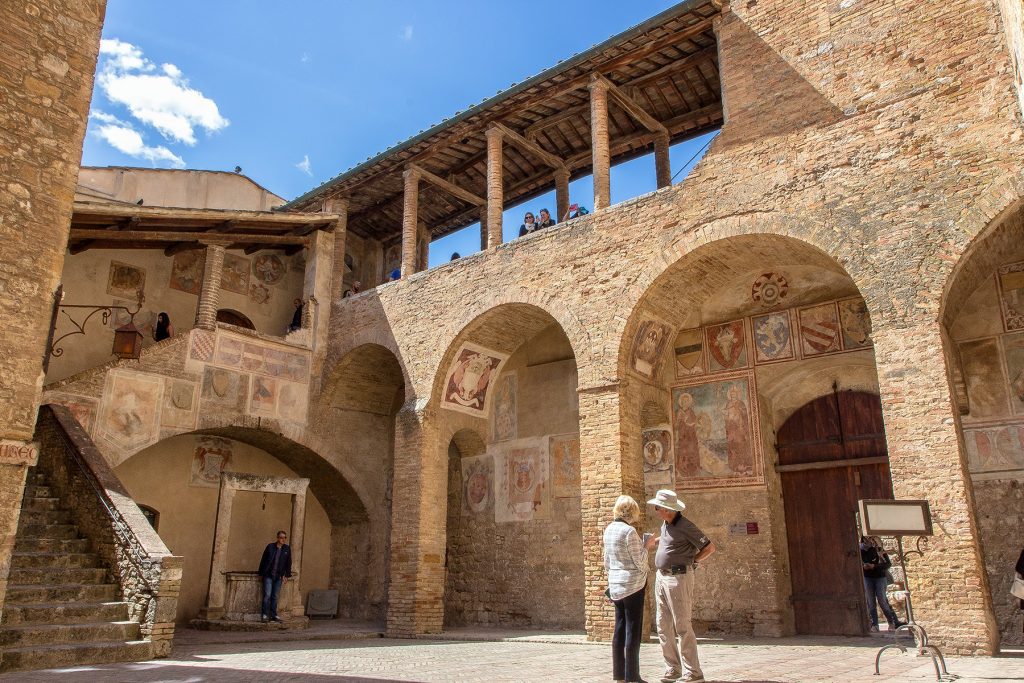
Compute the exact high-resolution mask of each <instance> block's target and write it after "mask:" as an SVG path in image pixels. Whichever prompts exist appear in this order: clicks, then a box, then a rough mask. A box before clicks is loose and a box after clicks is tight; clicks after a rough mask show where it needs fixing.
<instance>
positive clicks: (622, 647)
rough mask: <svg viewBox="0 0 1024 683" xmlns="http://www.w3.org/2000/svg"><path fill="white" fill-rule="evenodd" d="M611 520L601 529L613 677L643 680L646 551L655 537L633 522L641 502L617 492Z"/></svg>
mask: <svg viewBox="0 0 1024 683" xmlns="http://www.w3.org/2000/svg"><path fill="white" fill-rule="evenodd" d="M612 516H613V517H614V518H615V519H614V521H613V522H612V523H611V524H609V525H608V527H607V528H606V529H605V530H604V567H605V569H606V570H607V572H608V591H607V595H608V597H609V598H610V599H611V601H612V603H614V605H615V631H614V633H613V635H612V677H613V678H614V679H615V680H616V681H642V680H643V679H641V678H640V641H641V639H642V637H643V634H642V631H643V627H644V592H645V589H646V587H647V566H648V564H647V551H648V550H650V549H651V548H653V547H654V544H655V543H656V542H657V539H655V538H652V537H651V534H644V538H643V539H641V538H640V535H639V534H638V533H637V532H636V529H635V528H634V527H633V526H632V525H633V524H636V523H637V522H638V521H639V520H640V506H639V505H637V503H636V501H635V500H633V499H632V498H630V497H629V496H619V497H618V499H617V500H616V501H615V507H614V508H612Z"/></svg>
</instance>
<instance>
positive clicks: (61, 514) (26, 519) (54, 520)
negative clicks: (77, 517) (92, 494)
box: [18, 498, 73, 525]
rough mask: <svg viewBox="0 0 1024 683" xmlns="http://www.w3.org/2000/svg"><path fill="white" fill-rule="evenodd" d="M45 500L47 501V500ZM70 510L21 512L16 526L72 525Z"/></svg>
mask: <svg viewBox="0 0 1024 683" xmlns="http://www.w3.org/2000/svg"><path fill="white" fill-rule="evenodd" d="M45 500H49V499H48V498H47V499H45ZM72 523H73V521H72V519H71V511H70V510H22V511H21V516H20V517H19V518H18V524H19V525H21V524H26V525H28V524H32V525H35V524H72Z"/></svg>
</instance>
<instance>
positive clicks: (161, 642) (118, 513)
mask: <svg viewBox="0 0 1024 683" xmlns="http://www.w3.org/2000/svg"><path fill="white" fill-rule="evenodd" d="M36 438H37V439H38V440H39V442H40V448H39V465H38V466H39V468H40V469H41V470H43V471H45V472H46V473H47V476H48V477H49V480H50V482H51V485H52V486H53V488H54V489H55V490H56V491H57V492H58V494H59V495H60V496H61V498H62V500H63V502H64V503H65V504H67V505H69V506H70V507H71V508H72V510H73V512H74V515H75V521H76V523H77V524H78V526H79V528H80V529H81V530H82V532H83V534H84V535H85V536H86V537H87V538H89V540H91V541H92V542H93V544H94V545H95V546H96V548H95V549H96V551H97V553H98V554H99V555H100V557H102V558H103V559H104V560H105V561H106V562H107V563H108V564H109V566H110V570H111V573H112V574H113V575H114V578H115V580H116V581H117V583H118V584H119V586H120V589H121V595H122V597H123V599H124V600H125V601H126V602H128V603H129V613H130V617H131V619H132V620H133V621H138V622H139V623H140V624H141V626H142V634H143V637H145V638H146V639H147V640H150V641H152V642H153V644H154V655H155V656H158V657H159V656H166V655H167V654H169V653H170V645H171V639H172V638H173V637H174V621H175V617H176V612H177V603H178V594H179V592H180V590H181V571H182V564H183V560H182V558H181V557H177V556H175V555H172V554H171V552H170V551H169V550H168V549H167V546H165V545H164V543H163V541H162V540H161V539H160V537H159V536H158V535H157V533H156V531H155V530H154V529H153V527H152V526H151V525H150V523H149V521H148V520H147V519H146V517H145V515H143V514H142V511H141V510H140V509H139V506H138V505H136V504H135V502H134V501H133V500H132V498H131V496H130V495H129V494H128V491H127V490H126V489H125V488H124V485H123V484H122V483H121V481H120V480H119V479H118V478H117V476H116V475H115V474H114V472H113V470H111V468H110V466H109V465H108V464H107V462H106V460H105V459H104V457H103V454H102V453H100V451H99V449H98V448H97V447H96V445H95V444H94V443H93V441H92V439H91V438H90V437H89V435H88V434H87V433H86V432H85V430H84V429H83V428H82V426H81V425H80V424H79V423H78V421H77V420H76V419H75V418H74V416H73V415H72V414H71V412H70V411H69V410H68V409H67V408H65V407H64V406H60V405H54V404H48V405H44V406H42V407H41V408H40V409H39V421H38V423H37V426H36Z"/></svg>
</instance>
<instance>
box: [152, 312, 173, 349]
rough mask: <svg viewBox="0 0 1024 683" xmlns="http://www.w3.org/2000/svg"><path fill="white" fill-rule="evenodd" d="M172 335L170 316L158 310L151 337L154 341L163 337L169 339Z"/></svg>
mask: <svg viewBox="0 0 1024 683" xmlns="http://www.w3.org/2000/svg"><path fill="white" fill-rule="evenodd" d="M173 336H174V326H173V325H171V319H170V317H169V316H168V315H167V314H166V313H164V312H163V311H161V312H160V314H159V315H157V317H156V327H155V328H154V329H153V339H155V340H156V341H158V342H159V341H163V340H164V339H170V338H171V337H173Z"/></svg>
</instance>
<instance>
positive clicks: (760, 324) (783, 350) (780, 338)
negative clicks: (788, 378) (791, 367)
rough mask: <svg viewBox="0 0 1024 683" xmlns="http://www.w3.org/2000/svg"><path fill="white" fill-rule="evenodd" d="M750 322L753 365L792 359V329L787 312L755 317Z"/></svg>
mask: <svg viewBox="0 0 1024 683" xmlns="http://www.w3.org/2000/svg"><path fill="white" fill-rule="evenodd" d="M750 322H751V326H752V328H753V331H754V362H755V363H773V362H775V361H780V360H791V359H792V358H793V356H794V353H793V328H792V324H791V323H790V317H789V311H779V312H778V313H768V314H766V315H755V316H754V317H753V318H751V319H750Z"/></svg>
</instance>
